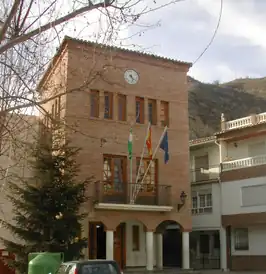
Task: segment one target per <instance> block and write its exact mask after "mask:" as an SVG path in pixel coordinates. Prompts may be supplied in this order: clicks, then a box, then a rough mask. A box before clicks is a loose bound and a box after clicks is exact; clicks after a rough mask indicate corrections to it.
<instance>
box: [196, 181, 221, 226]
mask: <svg viewBox="0 0 266 274" xmlns="http://www.w3.org/2000/svg"><path fill="white" fill-rule="evenodd" d="M206 188H211V190H212V213H201V214H197V215H192V229H193V230H203V229H204V230H213V229H219V228H220V225H221V206H220V201H221V199H220V185H219V183H213V184H205V185H196V186H192V191H199V190H201V189H202V190H203V189H206Z"/></svg>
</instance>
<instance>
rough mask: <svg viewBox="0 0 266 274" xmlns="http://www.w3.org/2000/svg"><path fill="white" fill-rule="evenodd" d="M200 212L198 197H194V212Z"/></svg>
mask: <svg viewBox="0 0 266 274" xmlns="http://www.w3.org/2000/svg"><path fill="white" fill-rule="evenodd" d="M197 212H198V197H197V196H193V197H192V214H196V213H197Z"/></svg>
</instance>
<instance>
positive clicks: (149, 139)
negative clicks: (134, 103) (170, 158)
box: [146, 126, 152, 160]
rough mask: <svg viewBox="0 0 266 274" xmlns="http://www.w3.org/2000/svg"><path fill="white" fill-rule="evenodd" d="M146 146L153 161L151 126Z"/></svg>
mask: <svg viewBox="0 0 266 274" xmlns="http://www.w3.org/2000/svg"><path fill="white" fill-rule="evenodd" d="M146 146H147V149H148V154H149V158H150V159H151V160H152V147H151V126H150V127H149V131H148V136H147V139H146Z"/></svg>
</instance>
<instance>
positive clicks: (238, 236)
mask: <svg viewBox="0 0 266 274" xmlns="http://www.w3.org/2000/svg"><path fill="white" fill-rule="evenodd" d="M234 236H235V237H234V238H235V250H248V249H249V240H248V229H247V228H236V229H235V230H234Z"/></svg>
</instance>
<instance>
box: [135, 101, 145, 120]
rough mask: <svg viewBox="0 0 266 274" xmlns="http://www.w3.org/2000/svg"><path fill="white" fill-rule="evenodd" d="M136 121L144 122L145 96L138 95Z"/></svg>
mask: <svg viewBox="0 0 266 274" xmlns="http://www.w3.org/2000/svg"><path fill="white" fill-rule="evenodd" d="M136 122H137V123H139V124H144V98H141V97H136Z"/></svg>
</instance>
